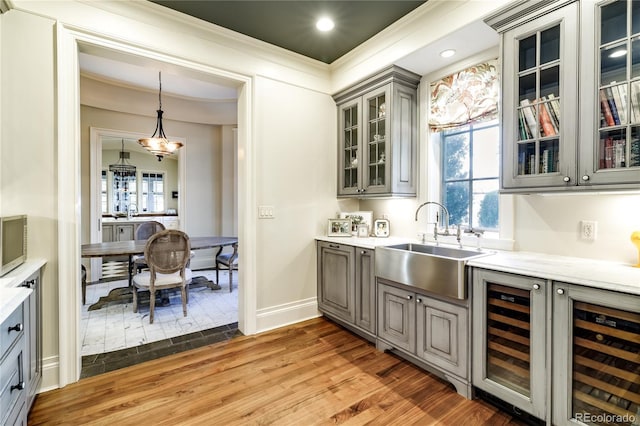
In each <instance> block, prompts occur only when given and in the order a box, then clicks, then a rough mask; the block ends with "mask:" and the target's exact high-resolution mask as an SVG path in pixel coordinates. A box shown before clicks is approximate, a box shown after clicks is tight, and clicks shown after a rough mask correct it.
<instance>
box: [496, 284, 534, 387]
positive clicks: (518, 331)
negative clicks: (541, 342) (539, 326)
mask: <svg viewBox="0 0 640 426" xmlns="http://www.w3.org/2000/svg"><path fill="white" fill-rule="evenodd" d="M530 306H531V303H530V295H529V292H528V291H526V290H521V289H517V288H512V287H506V286H502V285H498V284H490V285H488V287H487V377H488V378H490V379H491V380H493V381H495V382H497V383H500V384H503V385H505V386H507V387H509V388H511V389H514V390H517V391H518V392H519V393H522V394H524V395H529V392H530V379H531V369H530V362H531V342H530V324H531V321H530V318H531V307H530Z"/></svg>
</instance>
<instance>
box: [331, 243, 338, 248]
mask: <svg viewBox="0 0 640 426" xmlns="http://www.w3.org/2000/svg"><path fill="white" fill-rule="evenodd" d="M329 247H331V248H340V246H339V245H337V244H329Z"/></svg>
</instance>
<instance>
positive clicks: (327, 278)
mask: <svg viewBox="0 0 640 426" xmlns="http://www.w3.org/2000/svg"><path fill="white" fill-rule="evenodd" d="M354 257H355V250H354V248H353V247H352V246H346V245H342V244H333V243H326V242H318V265H319V268H318V309H320V310H321V311H323V312H325V311H326V312H328V313H330V314H333V315H335V316H336V317H338V318H340V319H343V320H345V321H348V322H351V323H353V322H355V262H354Z"/></svg>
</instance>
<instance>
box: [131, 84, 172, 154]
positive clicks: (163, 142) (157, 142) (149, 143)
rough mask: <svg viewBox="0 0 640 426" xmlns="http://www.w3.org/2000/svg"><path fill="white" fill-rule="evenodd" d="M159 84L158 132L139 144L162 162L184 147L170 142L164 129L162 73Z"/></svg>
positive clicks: (141, 140)
mask: <svg viewBox="0 0 640 426" xmlns="http://www.w3.org/2000/svg"><path fill="white" fill-rule="evenodd" d="M158 82H159V85H160V91H159V92H158V102H159V105H160V106H159V107H158V110H157V111H156V112H157V113H158V121H157V122H156V130H155V132H153V136H151V137H150V138H142V139H139V140H138V143H139V144H140V145H142V146H143V147H144V148H145V149H146V150H147V151H149V152H150V153H152V154H153V155H155V156H156V157H158V161H162V158H163V157H164V156H165V155H171V154H173V152H174V151H175V150H176V149H178V148H181V147H182V143H181V142H177V141H170V140H168V139H167V136H166V135H165V134H164V129H163V128H162V73H160V72H158Z"/></svg>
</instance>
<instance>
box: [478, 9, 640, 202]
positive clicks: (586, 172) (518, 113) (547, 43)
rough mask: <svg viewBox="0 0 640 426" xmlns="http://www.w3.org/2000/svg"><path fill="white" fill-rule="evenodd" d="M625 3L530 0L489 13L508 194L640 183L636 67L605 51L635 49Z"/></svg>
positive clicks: (503, 180)
mask: <svg viewBox="0 0 640 426" xmlns="http://www.w3.org/2000/svg"><path fill="white" fill-rule="evenodd" d="M631 3H632V2H625V1H616V2H614V3H612V2H609V1H607V2H600V3H597V2H593V1H585V2H579V1H567V0H557V1H539V0H526V1H519V2H516V3H515V4H510V5H509V7H508V8H506V9H505V10H504V11H502V12H499V13H497V14H495V15H493V16H491V17H489V18H487V19H486V22H487V23H488V24H489V25H491V26H492V27H493V28H494V29H496V30H497V31H498V32H500V34H501V58H502V108H501V124H502V135H501V137H502V175H501V189H502V190H503V191H504V192H547V191H575V190H589V189H598V190H602V189H625V188H629V187H630V186H635V187H637V186H638V182H640V153H639V152H638V150H640V109H639V110H638V114H637V117H636V114H635V113H634V111H633V108H631V106H633V103H634V101H635V99H636V98H633V96H634V94H635V93H636V92H635V91H634V90H637V92H638V93H640V81H638V86H637V87H636V85H635V84H634V78H636V76H635V75H634V71H635V72H637V73H638V77H640V71H638V69H640V67H637V66H636V68H637V69H634V66H633V61H632V60H631V59H628V57H630V56H632V55H627V54H626V53H624V54H621V53H618V54H621V55H623V56H620V57H617V58H616V57H615V54H614V57H613V58H612V57H610V55H611V54H613V53H614V52H622V51H623V49H621V47H625V48H626V49H627V51H629V52H631V51H632V49H633V48H634V46H632V44H634V42H633V37H634V34H636V31H634V29H633V28H635V27H634V25H633V19H631V18H630V17H631V16H632V15H633V13H634V11H635V9H638V8H637V7H635V8H632V5H631ZM632 9H634V10H633V11H632ZM636 13H638V12H636ZM601 17H603V18H604V20H602V24H601V23H600V22H601V19H600V18H601ZM639 19H640V18H639ZM639 24H640V23H638V24H636V25H639ZM594 28H595V29H596V31H595V34H594ZM614 28H615V29H616V31H614ZM637 32H640V26H638V31H637ZM614 33H615V34H614ZM636 43H637V42H636ZM619 48H620V49H619ZM625 52H626V51H625ZM637 60H638V62H640V59H637ZM578 65H579V66H578ZM601 95H602V96H604V98H602V97H601ZM636 96H637V95H636ZM578 100H579V102H578ZM601 101H602V102H601ZM618 104H619V106H620V108H619V109H620V111H619V112H616V113H615V114H613V113H612V111H613V110H615V109H616V105H618ZM627 104H629V105H627ZM605 107H606V108H605ZM616 111H617V110H616ZM609 114H612V115H611V116H610V115H609ZM636 122H637V123H638V124H639V127H635V126H634V125H633V123H636Z"/></svg>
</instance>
